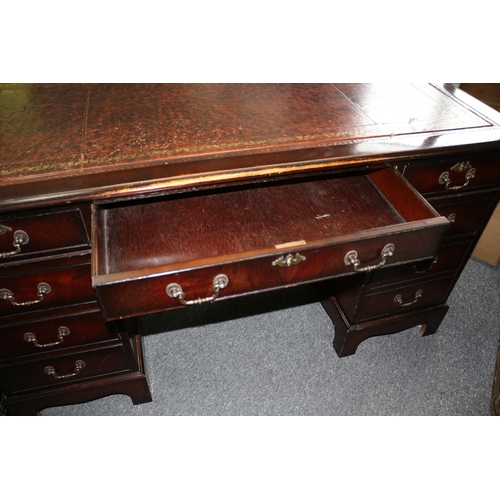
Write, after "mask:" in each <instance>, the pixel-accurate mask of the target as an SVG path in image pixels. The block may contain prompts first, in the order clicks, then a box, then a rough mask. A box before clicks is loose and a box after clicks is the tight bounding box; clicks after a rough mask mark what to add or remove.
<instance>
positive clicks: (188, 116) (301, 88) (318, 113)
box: [0, 83, 500, 211]
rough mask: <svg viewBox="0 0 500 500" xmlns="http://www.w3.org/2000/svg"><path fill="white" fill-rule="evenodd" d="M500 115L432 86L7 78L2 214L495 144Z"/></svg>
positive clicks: (2, 97)
mask: <svg viewBox="0 0 500 500" xmlns="http://www.w3.org/2000/svg"><path fill="white" fill-rule="evenodd" d="M468 103H471V105H473V106H474V108H475V109H479V110H480V111H479V112H478V111H474V110H472V108H471V107H469V105H468ZM483 113H484V114H483ZM499 116H500V115H495V114H494V112H492V110H490V109H489V108H487V107H485V106H483V105H481V103H479V102H478V101H476V100H475V99H473V98H471V97H470V96H468V95H467V94H465V93H463V92H461V91H460V90H457V89H455V88H454V87H452V86H445V87H440V86H437V85H427V84H421V85H410V84H403V85H402V84H335V85H334V84H325V83H324V84H221V85H219V84H189V85H184V84H40V85H25V84H19V85H14V84H0V155H1V156H0V211H11V210H15V209H19V208H32V207H38V206H49V205H56V204H60V203H61V202H63V203H67V202H72V201H74V202H76V201H90V200H98V199H108V198H117V197H122V196H140V195H142V194H144V193H149V192H154V191H161V190H164V189H179V188H185V187H192V186H197V185H202V184H207V183H209V184H210V183H218V182H228V181H232V180H235V181H241V180H247V179H252V178H257V177H261V176H265V175H281V174H282V173H288V172H292V173H300V172H304V171H307V169H309V168H314V169H318V168H323V167H335V166H336V165H342V167H343V168H345V167H346V165H347V166H348V165H351V164H352V165H359V164H360V162H364V161H366V160H367V158H368V159H370V160H371V161H380V162H382V161H385V160H388V159H391V158H394V157H398V158H399V157H404V155H407V156H408V157H412V156H413V157H414V156H415V155H416V154H418V155H424V156H425V155H430V154H436V152H438V153H439V152H441V153H443V152H445V153H446V152H447V151H449V150H450V149H455V150H460V148H463V147H468V146H470V145H471V144H474V145H476V146H475V148H476V150H477V148H479V149H481V148H483V149H486V150H488V149H494V148H498V145H499V144H500V126H499V125H498V123H499ZM478 145H479V146H478Z"/></svg>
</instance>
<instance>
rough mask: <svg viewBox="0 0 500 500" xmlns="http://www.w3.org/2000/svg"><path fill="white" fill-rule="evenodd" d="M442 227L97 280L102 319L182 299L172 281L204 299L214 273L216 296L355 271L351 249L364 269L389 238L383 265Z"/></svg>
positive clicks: (414, 254)
mask: <svg viewBox="0 0 500 500" xmlns="http://www.w3.org/2000/svg"><path fill="white" fill-rule="evenodd" d="M445 229H446V226H440V227H428V228H422V229H420V230H415V231H409V232H406V233H398V234H392V235H381V236H379V237H373V238H369V239H364V240H355V241H352V242H342V243H339V244H338V245H330V246H325V247H321V248H313V249H311V248H309V249H304V250H302V249H300V248H297V249H294V250H290V252H289V253H288V252H285V253H282V254H274V255H268V256H265V257H261V258H255V259H249V260H241V261H236V262H227V263H224V264H221V265H217V266H207V267H202V268H197V269H188V270H185V271H179V272H173V273H168V274H165V275H157V276H151V277H137V278H135V279H131V280H126V281H121V282H115V283H107V284H106V283H105V284H98V285H97V286H96V289H97V294H98V297H99V301H100V303H101V308H102V310H103V312H104V314H105V316H106V317H107V319H118V318H121V317H129V316H136V315H139V314H147V313H150V312H157V311H162V310H167V309H172V308H175V307H179V306H180V305H183V304H182V303H181V302H180V300H179V298H178V296H175V293H174V292H173V291H172V292H171V294H170V296H169V294H167V287H169V285H172V284H177V285H178V286H179V287H180V288H181V289H182V293H183V294H184V300H186V301H195V302H198V303H199V302H205V301H209V300H210V299H211V298H212V297H213V296H214V292H213V287H214V279H215V278H216V277H217V276H219V275H221V274H222V275H225V276H226V277H227V279H228V283H227V285H226V286H225V287H224V288H222V289H221V290H220V291H219V294H218V297H219V298H226V297H234V296H238V295H243V294H247V293H253V292H258V291H263V290H270V289H275V288H280V287H286V286H290V285H295V284H299V283H307V282H311V281H316V280H321V279H326V278H330V277H337V276H343V275H348V274H354V273H356V271H354V265H353V264H351V263H347V262H346V256H347V255H348V254H349V253H350V252H352V251H356V253H357V258H358V260H359V261H360V265H359V268H360V271H359V272H361V273H363V272H365V271H364V268H365V267H366V266H371V265H379V264H380V263H381V262H382V257H381V253H382V250H383V249H384V247H385V246H386V245H387V244H389V243H391V244H394V254H393V256H392V257H388V258H387V260H386V265H387V266H390V265H397V264H399V263H401V262H408V261H412V260H413V261H414V260H418V259H420V258H422V257H428V258H430V257H433V256H434V255H435V254H436V251H437V248H438V246H439V242H440V241H441V238H442V235H443V233H444V231H445ZM301 257H304V258H305V260H301ZM287 258H288V259H291V260H296V261H297V262H296V263H293V264H292V265H290V266H286V265H285V266H279V265H278V264H277V261H278V260H279V259H281V260H282V261H285V262H286V260H287ZM273 263H274V264H273ZM197 299H200V300H197Z"/></svg>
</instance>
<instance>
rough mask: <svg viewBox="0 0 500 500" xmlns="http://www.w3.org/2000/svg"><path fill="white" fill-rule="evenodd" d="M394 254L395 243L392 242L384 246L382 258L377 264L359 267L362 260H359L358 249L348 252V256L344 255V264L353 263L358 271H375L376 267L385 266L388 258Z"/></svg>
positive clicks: (381, 253)
mask: <svg viewBox="0 0 500 500" xmlns="http://www.w3.org/2000/svg"><path fill="white" fill-rule="evenodd" d="M393 255H394V245H393V244H392V243H388V244H387V245H386V246H385V247H384V248H382V252H380V256H381V257H382V260H381V261H380V262H379V263H378V264H375V265H373V266H366V267H359V265H360V264H361V262H360V261H359V260H358V252H356V250H351V251H350V252H347V254H346V256H345V257H344V264H345V265H346V266H350V265H353V266H354V270H355V271H356V272H358V273H363V272H366V271H373V270H374V269H378V268H379V267H382V266H384V265H385V262H386V260H387V258H388V257H392V256H393Z"/></svg>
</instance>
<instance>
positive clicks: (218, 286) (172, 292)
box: [166, 274, 229, 306]
mask: <svg viewBox="0 0 500 500" xmlns="http://www.w3.org/2000/svg"><path fill="white" fill-rule="evenodd" d="M228 283H229V278H228V277H227V276H226V275H225V274H218V275H217V276H216V277H215V278H214V280H213V288H212V296H211V297H205V298H203V299H193V300H186V295H185V294H184V292H183V291H182V287H181V286H180V285H178V284H177V283H170V285H168V286H167V288H166V292H167V295H168V296H169V297H172V298H173V299H179V302H180V303H181V304H182V305H183V306H194V305H199V304H205V303H206V302H212V301H213V300H215V299H216V298H217V297H218V296H219V291H220V290H222V289H223V288H226V286H227V285H228Z"/></svg>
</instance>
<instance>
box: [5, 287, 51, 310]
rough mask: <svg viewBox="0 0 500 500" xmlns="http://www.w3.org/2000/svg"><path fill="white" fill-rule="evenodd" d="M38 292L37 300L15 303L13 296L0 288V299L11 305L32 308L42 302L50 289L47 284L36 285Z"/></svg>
mask: <svg viewBox="0 0 500 500" xmlns="http://www.w3.org/2000/svg"><path fill="white" fill-rule="evenodd" d="M37 289H38V292H37V295H38V299H37V300H28V301H26V302H16V300H15V299H14V294H13V293H12V292H11V291H10V290H8V289H7V288H2V289H1V290H0V299H3V300H10V302H11V304H13V305H15V306H32V305H33V304H38V303H39V302H42V301H43V298H44V295H46V294H47V293H50V291H51V288H50V286H49V285H48V284H47V283H43V282H42V283H38V286H37Z"/></svg>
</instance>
